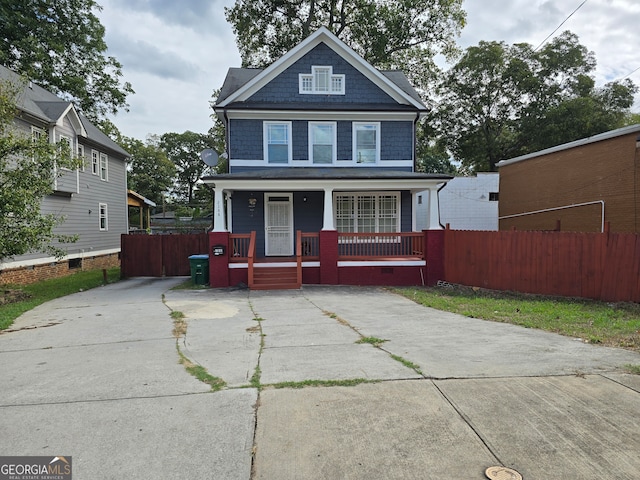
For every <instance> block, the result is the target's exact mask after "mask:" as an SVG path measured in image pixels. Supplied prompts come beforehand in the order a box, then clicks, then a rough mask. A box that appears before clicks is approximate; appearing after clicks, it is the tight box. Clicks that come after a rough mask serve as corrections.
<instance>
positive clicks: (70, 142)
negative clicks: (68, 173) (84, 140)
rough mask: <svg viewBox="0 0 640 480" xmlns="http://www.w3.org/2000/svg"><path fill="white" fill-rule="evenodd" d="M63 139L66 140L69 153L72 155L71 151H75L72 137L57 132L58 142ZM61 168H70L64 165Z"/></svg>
mask: <svg viewBox="0 0 640 480" xmlns="http://www.w3.org/2000/svg"><path fill="white" fill-rule="evenodd" d="M63 141H65V142H67V144H68V145H69V154H70V155H73V153H74V152H75V150H74V148H73V138H71V137H70V136H69V135H64V134H62V133H61V134H58V143H61V142H63ZM58 152H59V150H58ZM62 170H70V169H69V168H66V167H62Z"/></svg>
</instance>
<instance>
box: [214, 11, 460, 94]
mask: <svg viewBox="0 0 640 480" xmlns="http://www.w3.org/2000/svg"><path fill="white" fill-rule="evenodd" d="M225 15H226V18H227V21H228V22H229V23H230V24H231V25H232V28H233V31H234V33H235V34H236V43H237V45H238V48H239V50H240V55H241V57H242V64H243V66H245V67H249V66H251V67H265V66H267V65H269V64H270V63H272V62H273V61H274V60H276V59H277V58H280V57H281V56H282V55H284V54H285V53H286V52H288V51H289V50H290V49H291V48H292V47H294V46H295V45H297V44H298V43H300V42H301V41H302V40H304V39H305V38H306V37H308V36H309V35H310V34H311V33H313V32H314V31H315V30H317V29H318V28H319V27H321V26H325V27H327V28H328V29H329V30H330V31H332V32H333V33H334V34H335V35H336V36H338V38H340V39H342V40H343V41H346V43H347V44H348V45H349V46H350V47H351V48H353V49H354V50H355V51H356V52H357V53H358V54H359V55H361V56H362V57H363V58H364V59H365V60H367V62H369V63H371V64H372V65H373V66H375V67H376V68H380V69H401V70H403V71H404V72H405V73H406V74H407V75H408V77H409V79H410V80H411V81H412V83H413V84H414V85H416V86H418V87H420V88H424V87H425V86H426V83H427V82H428V81H429V80H430V79H432V78H434V72H435V71H436V67H435V64H434V62H433V58H434V57H435V56H436V55H437V54H443V55H444V56H445V57H447V58H450V57H452V56H453V55H454V54H455V53H456V52H457V47H456V44H455V37H457V36H458V35H459V34H460V31H461V29H462V27H464V25H465V21H466V14H465V12H464V10H463V9H462V0H412V1H405V0H389V1H382V0H349V1H347V0H335V1H331V2H327V1H318V0H301V1H295V2H283V1H281V0H260V1H254V0H236V2H235V4H234V5H233V7H230V8H229V7H226V8H225Z"/></svg>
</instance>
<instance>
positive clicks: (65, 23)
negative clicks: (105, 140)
mask: <svg viewBox="0 0 640 480" xmlns="http://www.w3.org/2000/svg"><path fill="white" fill-rule="evenodd" d="M94 9H100V6H99V5H98V4H97V3H96V2H95V1H94V0H20V1H17V2H7V1H5V2H2V3H1V4H0V19H2V21H0V64H2V65H4V66H5V67H7V68H10V69H11V70H14V71H16V72H18V73H20V74H22V75H24V76H26V77H28V78H29V79H31V80H34V81H35V82H36V83H38V84H39V85H41V86H43V87H44V88H46V89H47V90H50V91H52V92H54V93H56V94H62V95H63V96H66V97H67V98H69V99H70V100H72V101H73V102H74V103H75V104H76V106H77V107H78V108H79V109H80V110H81V111H82V112H83V113H84V114H85V115H86V116H87V117H88V118H89V119H91V120H99V119H100V118H102V117H104V116H105V115H106V114H108V113H116V112H117V111H118V110H119V109H121V108H126V107H127V103H126V97H127V95H129V94H132V93H134V92H133V89H132V88H131V85H130V84H129V83H128V82H125V83H123V84H121V83H120V77H121V76H122V71H121V70H122V66H121V64H120V63H119V62H118V61H117V60H116V59H115V58H113V57H109V56H107V55H106V52H107V45H106V43H105V41H104V27H103V26H102V24H101V23H100V21H99V19H98V17H96V16H95V15H94V14H93V10H94Z"/></svg>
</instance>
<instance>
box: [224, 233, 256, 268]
mask: <svg viewBox="0 0 640 480" xmlns="http://www.w3.org/2000/svg"><path fill="white" fill-rule="evenodd" d="M250 241H251V234H250V233H231V234H229V249H228V252H229V262H246V261H247V254H248V251H249V242H250Z"/></svg>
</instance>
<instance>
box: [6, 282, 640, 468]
mask: <svg viewBox="0 0 640 480" xmlns="http://www.w3.org/2000/svg"><path fill="white" fill-rule="evenodd" d="M182 281H183V279H142V278H141V279H132V280H127V281H123V282H119V283H116V284H113V285H109V286H106V287H102V288H98V289H95V290H90V291H87V292H82V293H78V294H75V295H72V296H69V297H65V298H63V299H59V300H55V301H53V302H49V303H47V304H45V305H42V306H41V307H38V308H37V309H35V310H33V311H31V312H28V313H27V314H25V315H23V316H22V317H21V318H20V319H19V320H18V321H17V322H16V323H15V325H14V327H13V330H14V331H11V332H7V333H3V334H0V364H1V365H2V367H1V368H0V385H2V386H3V388H2V389H0V455H5V456H6V455H67V456H72V458H73V465H74V474H75V478H92V479H94V478H97V479H102V478H104V479H108V478H185V479H211V478H215V479H250V478H252V479H334V478H336V479H337V478H340V479H343V478H344V479H360V478H362V479H364V478H426V479H428V478H434V479H442V478H452V479H453V478H455V479H483V478H486V477H485V475H484V471H485V469H486V468H487V467H489V466H493V465H504V466H507V467H510V468H513V469H515V470H517V471H518V472H519V473H520V474H522V476H523V477H524V478H525V479H542V478H563V479H573V478H575V479H601V478H620V479H635V478H637V477H638V472H640V455H638V453H637V452H639V451H640V421H639V420H638V419H639V418H640V377H639V376H633V375H628V374H625V373H624V371H623V370H622V369H621V366H623V365H625V364H640V355H637V354H635V353H632V352H628V351H625V350H620V349H610V348H604V347H599V346H593V345H588V344H585V343H583V342H582V341H580V340H577V339H572V338H567V337H560V336H557V335H554V334H548V333H544V332H539V331H535V330H530V329H525V328H521V327H515V326H512V325H505V324H498V323H492V322H486V321H482V320H477V319H469V318H466V317H461V316H458V315H453V314H449V313H443V312H439V311H436V310H432V309H428V308H424V307H422V306H419V305H417V304H415V303H413V302H411V301H410V300H407V299H405V298H403V297H400V296H398V295H395V294H393V293H390V292H388V291H386V290H384V289H378V288H352V287H316V286H309V287H307V286H305V287H304V288H303V289H302V290H299V291H275V292H250V291H248V290H233V289H230V290H216V289H212V290H170V288H171V287H173V286H175V285H176V284H178V283H180V282H182ZM172 310H173V311H179V312H182V313H183V314H184V315H185V316H186V320H187V323H188V326H187V333H186V335H185V336H183V337H181V338H180V339H179V340H178V341H176V339H175V338H174V337H173V336H172V333H171V332H172V328H173V320H172V319H171V317H170V312H171V311H172ZM374 338H377V339H380V340H384V342H382V343H380V344H379V345H377V346H375V345H372V344H370V343H366V342H362V339H365V340H367V339H368V340H369V341H373V339H374ZM177 349H179V350H180V352H181V353H182V354H183V355H184V356H186V357H187V358H189V359H190V360H191V361H192V362H194V363H196V364H199V365H202V366H203V367H204V368H206V370H207V371H208V372H209V373H210V374H211V375H214V376H217V377H220V378H222V379H224V380H225V381H226V382H227V388H225V389H224V390H222V391H219V392H210V391H209V387H208V386H207V385H205V384H204V383H201V382H199V381H198V380H196V379H195V378H194V377H192V376H191V375H189V374H188V373H187V372H186V371H185V369H184V367H183V366H182V365H180V364H179V362H178V359H179V356H178V350H177ZM355 379H358V380H357V381H354V380H355ZM252 380H253V385H256V383H257V382H258V381H259V383H260V385H261V386H262V388H261V389H260V390H258V389H256V388H252V387H251V385H252ZM317 381H333V385H332V386H324V387H312V386H308V385H309V384H313V383H314V382H316V383H317ZM287 382H289V383H287ZM277 387H284V388H277ZM296 387H304V388H296ZM505 478H507V477H505Z"/></svg>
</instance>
